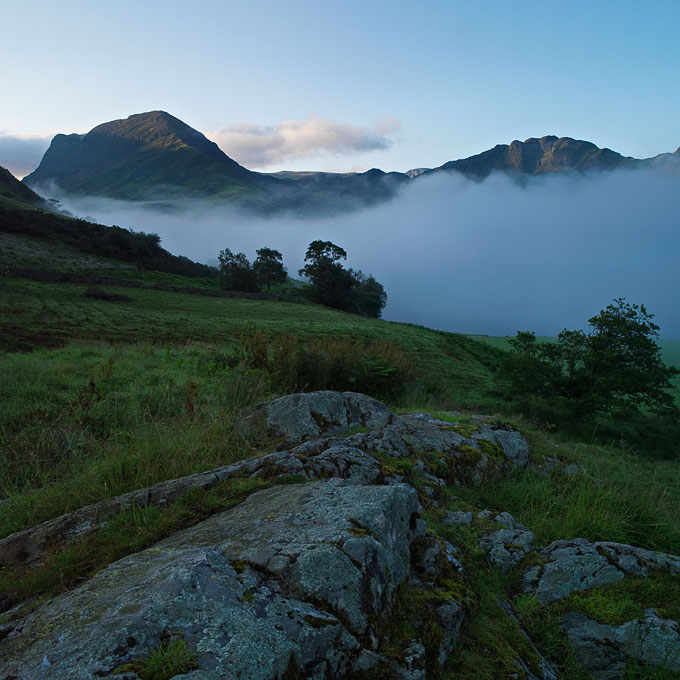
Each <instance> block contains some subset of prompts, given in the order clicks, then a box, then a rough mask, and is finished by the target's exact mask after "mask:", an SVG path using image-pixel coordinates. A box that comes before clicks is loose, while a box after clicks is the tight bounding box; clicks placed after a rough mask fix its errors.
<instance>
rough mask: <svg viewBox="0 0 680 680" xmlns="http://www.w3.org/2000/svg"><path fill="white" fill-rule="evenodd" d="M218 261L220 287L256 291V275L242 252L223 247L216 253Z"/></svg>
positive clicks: (249, 291) (237, 290) (257, 289)
mask: <svg viewBox="0 0 680 680" xmlns="http://www.w3.org/2000/svg"><path fill="white" fill-rule="evenodd" d="M217 259H218V260H219V262H220V287H221V288H223V289H224V290H233V291H236V292H239V293H257V292H258V291H259V287H258V285H257V275H256V274H255V271H254V270H253V268H252V267H251V266H250V262H249V261H248V258H247V257H246V256H245V254H244V253H236V254H234V253H232V252H231V250H229V248H225V249H224V250H222V251H220V252H219V254H218V255H217Z"/></svg>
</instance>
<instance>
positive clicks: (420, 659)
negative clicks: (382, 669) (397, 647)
mask: <svg viewBox="0 0 680 680" xmlns="http://www.w3.org/2000/svg"><path fill="white" fill-rule="evenodd" d="M402 655H403V659H404V663H403V664H396V663H394V664H393V665H392V670H393V671H394V674H395V677H396V678H398V679H399V680H425V678H426V677H427V675H426V671H425V647H423V645H422V644H421V643H420V642H418V641H417V640H413V642H411V644H410V645H409V646H408V647H406V649H404V651H403V652H402Z"/></svg>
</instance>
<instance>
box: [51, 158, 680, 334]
mask: <svg viewBox="0 0 680 680" xmlns="http://www.w3.org/2000/svg"><path fill="white" fill-rule="evenodd" d="M679 188H680V187H679V180H678V178H677V177H672V176H668V175H664V174H660V173H654V172H652V171H627V172H626V171H616V172H609V173H601V174H596V173H595V174H589V175H587V176H580V175H578V176H576V175H575V176H565V175H559V176H558V175H552V176H544V177H540V178H537V179H535V180H531V181H530V182H529V183H528V184H527V185H526V186H525V187H521V186H519V185H518V184H516V183H515V182H513V181H512V180H511V179H509V178H508V177H507V176H503V175H493V176H491V177H490V178H488V179H487V180H485V181H484V182H481V183H475V182H471V181H468V180H466V179H464V178H463V177H461V176H459V175H445V174H437V175H434V176H429V177H425V178H420V179H417V180H413V181H412V182H410V183H409V184H408V185H407V186H406V187H405V188H404V189H403V190H402V192H401V193H400V194H399V195H398V196H397V197H396V198H395V199H393V200H392V201H390V202H388V203H385V204H383V205H380V206H378V207H374V208H371V209H366V210H362V211H357V212H354V213H350V214H346V215H342V216H335V217H332V218H306V219H297V218H292V217H279V218H253V217H245V216H243V215H242V214H239V213H237V212H234V211H232V210H228V209H225V208H223V207H220V206H215V205H211V204H206V203H181V204H180V203H178V204H177V205H175V206H172V207H173V211H170V212H169V211H168V206H167V205H166V206H164V207H163V209H162V210H159V209H158V206H154V204H152V203H144V204H142V203H124V202H120V201H111V200H103V199H93V198H81V199H73V198H70V197H65V196H61V197H60V198H61V200H62V201H63V202H64V204H65V206H66V207H67V208H68V209H69V210H71V211H72V212H74V213H76V214H79V215H90V216H92V217H95V218H97V219H98V220H100V221H102V222H104V223H106V224H119V225H122V226H126V227H131V228H134V229H137V230H144V231H153V232H157V233H158V234H160V235H161V237H162V242H163V245H164V246H165V247H166V248H168V249H169V250H171V251H172V252H174V253H177V254H183V255H186V256H188V257H191V258H193V259H197V260H199V261H204V262H205V261H214V260H215V259H216V255H217V252H218V251H219V250H220V249H222V248H225V247H228V248H231V250H233V251H244V252H245V253H246V254H247V255H248V256H249V257H250V258H253V257H254V256H255V250H256V249H257V248H259V247H262V246H269V247H272V248H276V249H278V250H280V251H282V252H283V254H284V261H285V264H286V265H287V267H288V269H289V271H290V272H291V273H294V272H296V271H297V269H298V268H299V267H301V266H302V264H303V257H304V252H305V249H306V247H307V245H308V244H309V242H310V241H311V240H313V239H329V240H332V241H334V242H335V243H337V244H339V245H341V246H342V247H343V248H345V249H346V250H347V252H348V254H349V259H348V262H347V265H348V266H351V267H354V268H356V269H361V270H363V271H364V272H365V273H373V274H374V275H375V277H376V278H377V279H378V280H379V281H381V282H382V283H383V284H384V286H385V288H386V290H387V293H388V296H389V300H388V305H387V308H386V309H385V312H384V317H385V318H387V319H391V320H395V321H408V322H412V323H417V324H424V325H426V326H430V327H434V328H439V329H443V330H449V331H459V332H467V333H487V334H492V335H505V334H514V333H515V332H516V331H517V330H518V329H521V330H534V331H536V332H537V333H538V334H540V335H553V334H555V333H557V332H559V331H560V330H561V329H563V328H565V327H566V328H577V327H582V326H584V325H585V322H586V320H587V319H588V318H589V317H590V316H592V315H593V314H595V313H597V312H598V311H599V310H600V309H602V308H603V307H604V306H606V305H607V304H608V303H609V302H611V300H612V299H614V298H616V297H626V298H627V299H628V300H629V301H631V302H636V303H644V304H645V305H647V307H648V309H649V311H651V312H652V313H654V314H656V321H657V322H658V323H659V324H660V326H661V332H662V336H664V337H676V338H678V337H680V309H679V307H678V302H677V291H678V288H680V266H679V260H678V253H679V252H680V191H678V189H679ZM50 195H54V192H51V194H50Z"/></svg>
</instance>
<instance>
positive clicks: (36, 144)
mask: <svg viewBox="0 0 680 680" xmlns="http://www.w3.org/2000/svg"><path fill="white" fill-rule="evenodd" d="M51 140H52V135H49V136H46V137H45V136H40V135H9V134H3V133H2V132H0V165H2V166H3V167H4V168H7V169H8V170H9V171H10V172H11V173H12V174H13V175H15V176H16V177H23V176H24V175H27V174H28V173H29V172H32V171H33V170H35V169H36V168H37V167H38V165H39V164H40V160H41V159H42V157H43V154H44V153H45V151H46V150H47V147H48V146H49V145H50V141H51Z"/></svg>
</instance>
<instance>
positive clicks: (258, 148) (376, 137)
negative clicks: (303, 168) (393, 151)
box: [206, 116, 401, 168]
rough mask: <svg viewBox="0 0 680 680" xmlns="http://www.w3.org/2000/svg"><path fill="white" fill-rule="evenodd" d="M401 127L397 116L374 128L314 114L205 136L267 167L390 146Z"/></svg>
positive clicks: (251, 164) (249, 164)
mask: <svg viewBox="0 0 680 680" xmlns="http://www.w3.org/2000/svg"><path fill="white" fill-rule="evenodd" d="M400 128H401V123H400V122H399V120H398V119H397V118H395V117H394V116H383V117H381V118H379V119H378V120H377V121H376V123H375V126H374V127H372V128H370V127H364V126H359V125H348V124H346V123H339V122H338V121H335V120H331V119H329V118H317V117H311V118H307V119H306V120H284V121H282V122H280V123H278V124H277V125H269V126H260V125H253V124H251V123H239V124H236V125H232V126H230V127H228V128H223V129H222V130H215V131H213V132H208V133H207V135H206V136H207V137H208V138H210V139H212V140H214V141H215V142H217V144H218V145H219V146H220V147H221V148H222V150H223V151H224V152H225V153H226V154H227V155H228V156H230V157H231V158H233V159H234V160H235V161H238V162H239V163H241V164H242V165H245V166H246V167H248V168H264V167H267V166H270V165H274V164H276V163H281V162H284V161H291V160H294V159H298V158H308V157H310V156H317V155H319V154H323V153H328V154H333V155H337V156H341V155H348V154H355V153H357V152H362V151H376V150H381V149H387V148H389V147H390V146H391V145H392V143H393V140H392V139H391V135H394V134H395V133H396V132H398V131H399V129H400Z"/></svg>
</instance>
